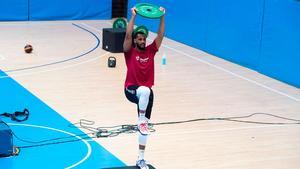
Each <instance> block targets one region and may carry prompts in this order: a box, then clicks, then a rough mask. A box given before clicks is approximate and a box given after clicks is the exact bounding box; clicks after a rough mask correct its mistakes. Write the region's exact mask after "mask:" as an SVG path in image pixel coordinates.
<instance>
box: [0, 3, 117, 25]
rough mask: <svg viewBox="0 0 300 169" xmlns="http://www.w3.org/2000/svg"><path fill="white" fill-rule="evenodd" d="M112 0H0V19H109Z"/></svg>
mask: <svg viewBox="0 0 300 169" xmlns="http://www.w3.org/2000/svg"><path fill="white" fill-rule="evenodd" d="M111 8H112V0H88V1H87V0H51V1H47V0H0V9H1V10H0V20H2V21H7V20H9V21H19V20H87V19H89V20H91V19H110V18H111V11H112V9H111Z"/></svg>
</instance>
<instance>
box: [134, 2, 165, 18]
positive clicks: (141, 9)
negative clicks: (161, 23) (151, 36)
mask: <svg viewBox="0 0 300 169" xmlns="http://www.w3.org/2000/svg"><path fill="white" fill-rule="evenodd" d="M135 8H136V9H137V14H139V15H141V16H143V17H146V18H151V19H156V18H160V17H161V16H162V15H163V14H164V12H163V11H161V10H159V7H158V6H156V5H152V4H149V3H139V4H136V5H135Z"/></svg>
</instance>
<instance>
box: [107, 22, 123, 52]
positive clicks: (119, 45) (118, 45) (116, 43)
mask: <svg viewBox="0 0 300 169" xmlns="http://www.w3.org/2000/svg"><path fill="white" fill-rule="evenodd" d="M125 35H126V29H124V28H103V30H102V49H104V50H106V51H109V52H112V53H120V52H123V42H124V38H125Z"/></svg>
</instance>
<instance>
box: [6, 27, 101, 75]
mask: <svg viewBox="0 0 300 169" xmlns="http://www.w3.org/2000/svg"><path fill="white" fill-rule="evenodd" d="M72 25H74V26H76V27H78V28H80V29H82V30H85V31H87V32H89V33H90V34H92V35H93V36H94V37H95V38H96V40H97V45H96V46H95V47H93V48H92V49H91V50H89V51H87V52H85V53H82V54H80V55H78V56H75V57H72V58H68V59H65V60H61V61H56V62H51V63H46V64H42V65H37V66H31V67H25V68H19V69H12V70H6V71H5V70H3V72H5V73H9V72H17V71H23V70H30V69H35V68H40V67H46V66H50V65H55V64H60V63H64V62H68V61H71V60H75V59H78V58H80V57H82V56H85V55H87V54H89V53H91V52H93V51H94V50H96V49H97V48H98V47H99V45H100V39H99V38H98V37H97V35H95V34H94V33H93V32H91V31H89V30H87V29H85V28H83V27H81V26H79V25H77V24H75V23H72Z"/></svg>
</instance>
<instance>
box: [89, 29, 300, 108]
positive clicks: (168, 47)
mask: <svg viewBox="0 0 300 169" xmlns="http://www.w3.org/2000/svg"><path fill="white" fill-rule="evenodd" d="M95 29H96V28H95ZM149 39H150V38H149ZM150 40H153V39H150ZM162 46H163V47H165V48H167V49H170V50H173V51H175V52H177V53H180V54H182V55H184V56H187V57H189V58H191V59H193V60H196V61H199V62H201V63H204V64H207V65H209V66H212V67H214V68H216V69H218V70H221V71H223V72H226V73H229V74H231V75H233V76H235V77H237V78H240V79H243V80H246V81H248V82H250V83H253V84H256V85H258V86H260V87H262V88H265V89H267V90H270V91H272V92H274V93H277V94H279V95H282V96H285V97H288V98H290V99H292V100H294V101H297V102H300V98H296V97H293V96H291V95H289V94H286V93H284V92H281V91H279V90H276V89H273V88H271V87H269V86H266V85H264V84H261V83H259V82H257V81H255V80H251V79H249V78H246V77H244V76H242V75H239V74H236V73H234V72H232V71H230V70H227V69H225V68H223V67H221V66H217V65H215V64H213V63H210V62H207V61H205V60H203V59H200V58H198V57H195V56H192V55H190V54H188V53H186V52H183V51H180V50H177V49H175V48H172V47H170V46H168V45H165V44H162Z"/></svg>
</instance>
